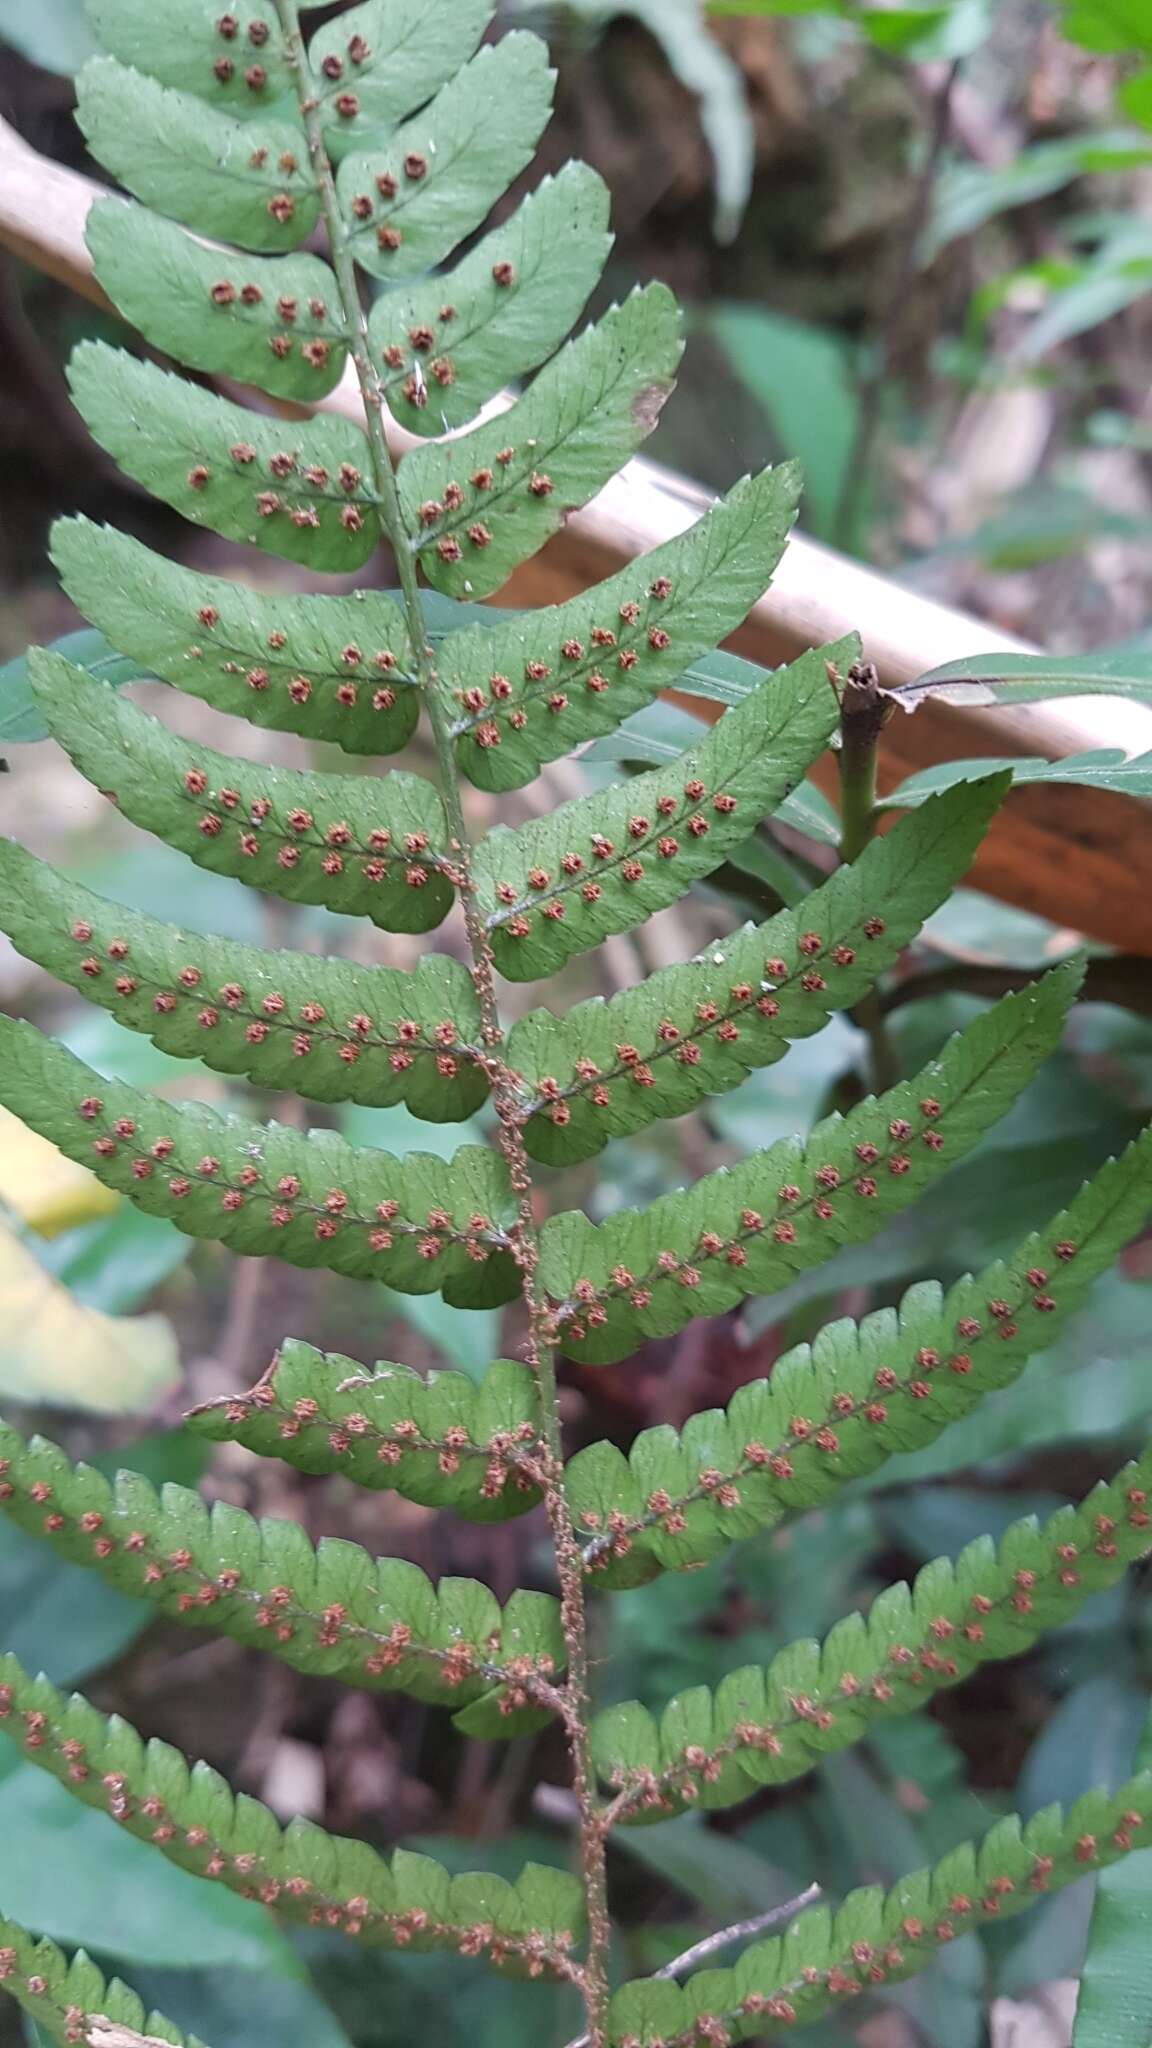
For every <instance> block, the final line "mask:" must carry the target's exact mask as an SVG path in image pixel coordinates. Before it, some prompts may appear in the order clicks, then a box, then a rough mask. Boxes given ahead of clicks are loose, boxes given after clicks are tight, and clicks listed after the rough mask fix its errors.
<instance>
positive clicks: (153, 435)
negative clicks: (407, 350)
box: [68, 341, 380, 572]
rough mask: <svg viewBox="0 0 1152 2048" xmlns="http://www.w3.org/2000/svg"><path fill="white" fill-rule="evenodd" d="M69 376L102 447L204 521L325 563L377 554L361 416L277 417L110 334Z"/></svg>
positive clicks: (85, 349)
mask: <svg viewBox="0 0 1152 2048" xmlns="http://www.w3.org/2000/svg"><path fill="white" fill-rule="evenodd" d="M68 381H69V384H70V386H71V390H72V397H73V399H74V401H75V404H76V407H77V410H78V411H79V412H80V413H81V415H82V416H83V418H84V420H85V421H86V423H87V425H88V428H89V430H90V432H91V433H92V435H93V436H94V438H95V439H96V440H97V441H98V442H99V443H100V446H101V447H102V448H105V449H107V451H108V453H109V455H111V456H113V457H114V458H115V460H116V461H117V462H118V463H119V465H120V467H121V469H122V470H123V471H124V472H125V474H126V475H127V476H130V477H132V478H133V479H134V480H135V481H136V482H137V483H139V484H143V485H144V488H145V489H146V490H149V491H151V492H152V493H153V495H154V496H155V497H157V498H163V500H164V502H165V503H166V504H168V505H171V506H172V507H173V508H174V510H175V511H177V512H182V513H183V515H184V517H185V518H186V519H191V520H192V521H194V523H195V524H196V525H197V526H207V527H210V528H211V529H212V531H213V532H214V533H220V534H223V536H224V537H225V539H226V540H242V541H247V542H248V543H249V544H250V545H251V546H252V547H254V548H263V549H264V550H265V551H266V552H267V553H268V554H273V555H283V556H284V557H285V558H286V560H288V561H290V562H305V563H307V564H309V566H310V567H312V568H313V569H329V570H332V571H334V572H346V571H348V570H351V569H358V568H359V567H360V566H361V564H362V563H363V562H366V561H367V559H368V557H369V555H370V554H371V553H372V550H373V548H374V547H375V545H376V541H377V538H378V535H379V531H380V523H379V518H378V515H377V510H376V503H375V499H374V497H373V494H372V490H371V487H370V485H369V484H368V482H367V481H366V480H365V479H366V472H367V470H368V448H367V443H366V441H365V439H364V436H363V434H362V433H361V431H360V429H359V427H354V426H353V425H352V422H351V421H350V420H337V419H311V420H307V421H304V422H303V423H300V422H297V421H287V420H274V419H267V418H264V417H263V416H261V415H260V414H258V413H253V412H249V411H247V410H246V408H245V407H244V406H242V405H233V403H232V402H231V400H230V399H227V398H217V397H216V396H215V394H214V393H213V392H211V391H204V390H201V388H200V387H199V386H198V385H196V384H190V383H188V382H187V380H186V379H185V378H183V377H176V376H172V375H170V374H169V373H168V372H167V371H165V370H158V369H157V368H156V365H155V364H154V363H142V362H138V361H137V359H136V358H135V357H134V356H130V355H128V354H126V353H125V351H124V350H123V349H116V348H109V347H108V345H107V343H105V342H100V341H85V342H81V344H80V346H79V348H78V349H76V350H74V352H73V355H72V359H71V362H70V363H69V365H68Z"/></svg>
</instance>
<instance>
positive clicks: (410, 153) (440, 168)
mask: <svg viewBox="0 0 1152 2048" xmlns="http://www.w3.org/2000/svg"><path fill="white" fill-rule="evenodd" d="M428 11H429V12H431V10H428ZM340 26H341V28H342V27H343V22H341V23H340ZM433 32H435V31H433ZM555 79H556V74H555V72H554V71H551V70H550V69H549V67H548V50H547V47H546V45H545V44H544V43H542V42H541V41H540V38H539V36H534V35H528V34H526V33H525V32H524V31H523V30H522V29H516V30H513V32H512V34H511V35H507V36H503V37H501V39H500V41H499V42H498V43H489V44H487V45H486V46H485V48H484V49H482V50H481V51H479V53H478V54H477V55H476V56H475V57H474V58H473V59H472V61H471V63H470V64H466V65H464V67H463V69H462V70H460V71H458V72H457V73H456V76H455V77H454V78H453V79H452V80H451V82H450V83H449V84H448V85H446V86H445V87H444V89H443V91H442V92H439V93H437V95H436V98H435V99H434V100H433V101H432V102H431V105H430V106H427V107H425V108H424V110H423V112H422V113H420V114H417V115H416V116H415V117H414V118H413V119H412V120H411V121H406V122H405V123H404V125H403V127H402V128H398V129H397V130H396V132H395V134H394V135H392V136H390V137H389V139H388V141H387V142H386V143H385V144H384V146H383V147H382V148H375V149H373V150H372V151H371V153H370V154H367V155H364V154H361V153H360V152H356V153H355V154H354V155H351V156H347V157H345V159H344V161H343V163H342V164H341V166H340V169H339V172H338V173H337V178H336V189H337V194H338V197H339V200H340V205H341V208H342V210H343V213H344V218H345V221H346V223H347V229H348V239H349V244H350V247H351V250H352V254H353V255H354V256H355V258H356V261H357V262H358V263H359V264H360V265H361V267H362V268H363V269H364V270H368V271H371V273H372V275H373V276H374V277H384V278H387V279H388V280H389V282H390V283H391V282H393V281H394V280H396V279H397V278H405V277H416V276H417V275H418V274H419V273H420V272H421V271H423V270H431V268H432V267H433V265H434V264H437V263H442V262H443V260H444V258H445V257H446V256H448V255H450V254H451V252H452V250H453V249H454V248H455V247H456V245H457V243H459V242H462V241H463V240H464V237H465V236H466V235H470V234H472V232H473V231H474V229H476V228H478V227H479V226H480V224H481V222H482V221H483V219H484V217H485V215H486V214H487V213H488V211H489V209H490V208H491V207H492V206H493V205H495V202H496V201H497V199H499V198H500V196H501V194H502V193H503V192H506V191H507V189H508V187H509V185H510V184H511V183H512V180H513V178H515V177H517V176H518V175H519V173H520V172H521V171H522V170H523V169H524V167H525V165H526V164H528V163H530V162H531V161H532V153H533V151H534V149H535V147H536V144H537V142H538V141H539V139H540V135H541V132H542V130H543V128H544V125H545V123H546V121H547V119H548V116H549V114H550V112H551V110H552V88H553V85H554V83H555Z"/></svg>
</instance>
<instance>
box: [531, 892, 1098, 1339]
mask: <svg viewBox="0 0 1152 2048" xmlns="http://www.w3.org/2000/svg"><path fill="white" fill-rule="evenodd" d="M877 922H881V923H882V922H883V920H880V919H877ZM813 958H814V961H818V958H819V956H817V955H814V956H813ZM816 971H818V969H817V970H816ZM1081 973H1082V968H1081V966H1080V965H1079V963H1077V962H1075V961H1073V962H1069V963H1067V964H1066V965H1065V966H1063V967H1058V968H1055V969H1054V970H1053V971H1052V972H1051V973H1050V974H1047V975H1045V977H1044V979H1043V980H1042V981H1040V982H1037V983H1036V984H1035V985H1034V986H1033V987H1031V988H1028V989H1026V990H1023V991H1022V992H1021V993H1020V994H1019V995H1013V996H1006V997H1005V998H1004V999H1003V1001H1002V1002H999V1003H997V1004H996V1005H995V1007H994V1008H993V1009H991V1010H989V1011H987V1012H986V1013H985V1014H984V1015H982V1016H980V1017H978V1018H977V1019H976V1021H975V1022H974V1023H972V1024H970V1025H968V1027H967V1029H966V1030H964V1031H961V1032H958V1033H957V1034H956V1036H955V1037H953V1038H951V1039H949V1041H948V1043H947V1045H945V1047H944V1049H943V1051H942V1052H941V1053H940V1055H939V1057H938V1058H937V1059H935V1060H933V1061H932V1062H931V1063H930V1065H928V1066H927V1067H925V1068H923V1069H922V1070H921V1072H920V1073H919V1074H917V1075H915V1076H914V1077H913V1078H912V1080H910V1081H901V1082H899V1083H898V1084H897V1086H896V1087H895V1088H890V1089H889V1090H888V1091H887V1093H886V1094H884V1095H881V1096H876V1097H870V1098H869V1099H868V1100H867V1101H866V1102H862V1103H861V1104H860V1105H859V1107H858V1108H856V1109H854V1110H852V1111H851V1112H850V1113H849V1114H848V1115H847V1116H845V1117H839V1116H831V1117H826V1118H825V1119H824V1120H823V1122H821V1123H819V1124H817V1125H816V1127H815V1129H814V1130H813V1132H812V1134H811V1136H810V1137H809V1138H808V1139H807V1140H801V1139H798V1138H790V1139H785V1140H783V1141H782V1142H781V1143H779V1144H776V1145H771V1146H769V1148H768V1150H767V1151H765V1152H757V1153H753V1154H751V1156H750V1157H749V1158H747V1159H745V1160H744V1161H743V1162H742V1163H741V1164H740V1165H738V1166H734V1167H731V1168H729V1167H724V1168H722V1169H721V1170H720V1171H719V1172H717V1173H710V1174H706V1175H705V1176H704V1177H703V1178H702V1179H701V1180H698V1181H696V1182H695V1183H694V1184H693V1186H692V1187H691V1188H688V1189H685V1190H681V1191H680V1192H679V1193H677V1194H673V1195H665V1196H663V1197H662V1198H661V1199H660V1200H659V1201H657V1202H653V1203H652V1204H651V1206H650V1207H649V1208H647V1209H643V1210H622V1211H620V1212H619V1213H618V1214H616V1215H614V1216H610V1217H609V1218H608V1220H607V1221H606V1222H604V1223H600V1224H593V1223H590V1222H589V1221H588V1219H587V1217H586V1216H583V1215H581V1214H579V1213H577V1212H575V1211H568V1212H566V1213H565V1214H562V1215H559V1216H553V1217H551V1218H550V1219H549V1221H548V1222H547V1223H546V1224H545V1225H544V1228H543V1230H542V1232H541V1277H542V1279H543V1281H544V1284H545V1286H546V1287H547V1289H548V1291H549V1293H550V1294H551V1295H552V1297H553V1299H554V1301H555V1302H556V1304H557V1307H556V1318H557V1326H558V1333H559V1341H560V1343H561V1344H562V1346H563V1348H564V1350H565V1351H566V1352H567V1353H568V1354H569V1355H570V1356H571V1357H573V1358H577V1359H580V1360H582V1361H584V1362H585V1363H587V1364H590V1365H603V1364H610V1363H611V1362H612V1361H613V1360H614V1359H618V1358H623V1357H626V1356H627V1354H628V1352H629V1351H632V1350H634V1349H635V1348H636V1346H637V1344H638V1343H640V1342H641V1341H642V1339H643V1338H645V1337H656V1336H667V1335H668V1334H669V1333H670V1332H671V1331H673V1330H679V1329H682V1328H683V1326H684V1324H685V1323H688V1322H691V1321H692V1319H693V1317H694V1316H708V1315H718V1314H720V1313H721V1311H722V1310H724V1309H728V1308H732V1307H734V1306H735V1304H736V1303H737V1302H738V1301H740V1300H742V1299H743V1298H744V1297H745V1296H746V1295H749V1294H771V1293H773V1292H775V1291H776V1290H777V1289H778V1288H780V1287H782V1286H784V1285H785V1284H786V1283H787V1281H788V1280H789V1279H791V1278H792V1276H793V1275H794V1274H795V1273H800V1272H804V1271H806V1270H807V1269H808V1268H809V1267H811V1266H814V1265H817V1264H818V1263H819V1262H820V1260H821V1259H824V1258H826V1257H828V1256H829V1255H830V1253H831V1251H832V1250H833V1249H834V1248H835V1247H837V1246H839V1245H842V1244H860V1243H862V1242H864V1241H866V1240H867V1239H868V1238H869V1237H872V1236H874V1235H875V1233H876V1232H877V1231H878V1230H879V1229H881V1228H882V1226H883V1224H884V1223H885V1222H886V1221H887V1220H888V1218H889V1217H890V1216H893V1215H895V1214H897V1213H898V1212H899V1211H900V1210H901V1209H905V1208H907V1207H908V1206H909V1204H910V1203H911V1202H913V1201H914V1200H915V1199H916V1197H917V1195H919V1194H921V1193H922V1192H923V1190H924V1188H925V1187H926V1186H927V1185H928V1184H929V1183H930V1182H931V1181H933V1180H934V1179H935V1178H936V1177H937V1175H938V1174H939V1173H940V1172H941V1170H942V1169H943V1168H945V1167H946V1166H949V1165H951V1164H953V1163H954V1162H955V1161H956V1160H957V1159H960V1158H963V1157H964V1155H965V1153H967V1152H970V1151H971V1149H972V1147H973V1145H975V1144H976V1142H977V1140H978V1139H979V1138H981V1137H982V1136H983V1134H984V1132H985V1131H986V1130H988V1129H990V1128H991V1126H992V1125H993V1124H994V1123H996V1122H998V1120H999V1119H1000V1118H1001V1117H1002V1116H1004V1115H1006V1114H1007V1111H1008V1110H1009V1109H1010V1108H1011V1106H1012V1104H1013V1102H1014V1101H1015V1100H1016V1097H1017V1096H1018V1094H1019V1093H1020V1090H1021V1089H1022V1088H1023V1087H1024V1086H1025V1084H1026V1083H1027V1082H1028V1081H1029V1080H1030V1079H1031V1077H1032V1075H1033V1074H1034V1073H1035V1072H1036V1069H1037V1068H1038V1067H1039V1066H1040V1064H1041V1062H1042V1061H1043V1060H1044V1059H1045V1058H1046V1057H1047V1056H1048V1054H1049V1053H1050V1052H1051V1051H1052V1050H1053V1048H1054V1047H1055V1045H1056V1044H1057V1043H1058V1041H1059V1037H1060V1032H1061V1028H1062V1025H1063V1021H1064V1014H1065V1011H1066V1010H1067V1007H1068V1004H1069V1003H1070V1002H1071V1000H1072V998H1073V996H1074V995H1075V992H1076V989H1077V987H1078V985H1079V980H1080V976H1081Z"/></svg>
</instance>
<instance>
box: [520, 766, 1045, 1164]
mask: <svg viewBox="0 0 1152 2048" xmlns="http://www.w3.org/2000/svg"><path fill="white" fill-rule="evenodd" d="M1007 786H1008V785H1007V778H1006V777H1004V776H998V777H995V778H990V779H989V780H988V781H986V782H983V783H980V784H969V785H968V786H967V794H966V796H965V797H964V799H963V800H962V801H959V802H957V801H947V802H945V801H940V802H938V803H937V805H936V806H935V807H934V808H933V809H932V810H928V809H925V810H923V811H921V812H919V813H918V814H917V817H916V822H918V823H919V824H920V825H921V827H922V829H921V830H920V831H919V832H915V831H912V830H910V829H909V827H910V826H911V825H912V823H913V820H912V819H911V818H908V819H904V820H902V821H901V824H900V825H899V826H898V827H897V828H896V829H895V830H894V831H892V832H890V833H888V834H887V836H886V837H885V838H883V839H879V840H874V841H873V843H872V845H871V846H869V847H868V848H867V849H866V850H865V852H864V853H863V854H862V855H861V857H860V859H859V860H858V861H857V862H856V863H854V864H853V865H851V866H844V867H841V868H839V869H837V871H836V873H835V874H834V875H832V876H831V878H830V879H829V880H828V881H827V882H825V883H824V884H823V885H822V887H820V888H819V889H816V890H814V891H813V892H812V894H811V895H810V896H808V897H806V898H805V900H804V902H803V903H802V904H800V906H799V907H798V908H797V909H795V910H782V911H781V912H780V913H779V914H778V916H776V917H774V918H771V919H769V921H768V923H767V924H763V925H753V926H748V927H746V928H745V929H744V930H743V931H741V932H737V933H736V934H735V936H734V937H732V938H728V939H724V940H721V941H718V942H717V944H716V945H715V946H714V947H712V948H711V950H710V951H709V952H708V953H707V954H705V955H704V956H703V958H702V959H699V960H694V961H690V962H687V963H686V964H685V965H684V966H681V967H666V968H663V969H662V970H661V971H660V972H659V973H657V974H653V975H651V976H649V978H648V980H647V981H645V982H642V983H641V984H640V985H639V986H638V987H636V988H630V989H625V990H623V991H622V992H621V994H619V995H617V996H613V997H612V998H611V999H610V1000H609V1001H607V1002H605V1001H604V1000H603V998H601V997H594V998H593V999H592V1000H591V1001H590V1002H585V1003H579V1004H577V1006H576V1008H575V1009H574V1010H570V1011H569V1012H568V1013H567V1014H566V1015H565V1016H561V1017H554V1016H553V1015H552V1013H551V1012H550V1011H548V1010H535V1011H533V1012H532V1013H531V1015H530V1016H528V1017H524V1018H522V1019H520V1020H519V1021H518V1022H517V1023H516V1024H514V1025H513V1026H512V1029H511V1032H510V1033H509V1037H508V1060H509V1064H510V1065H511V1066H512V1067H513V1068H514V1070H515V1071H516V1073H517V1074H518V1075H520V1077H521V1079H522V1081H523V1083H524V1086H525V1088H526V1089H527V1091H528V1093H529V1095H530V1098H531V1100H530V1103H529V1105H528V1107H527V1108H526V1110H525V1111H523V1112H522V1115H523V1116H524V1118H525V1121H524V1142H525V1145H526V1146H527V1149H528V1151H529V1152H530V1153H531V1154H532V1156H533V1158H536V1159H543V1160H547V1161H548V1162H550V1163H551V1164H553V1165H563V1164H567V1163H568V1162H569V1161H570V1160H576V1159H587V1158H590V1157H591V1155H592V1154H593V1153H594V1152H598V1151H600V1150H601V1148H602V1147H603V1146H604V1145H606V1144H607V1142H608V1140H609V1138H623V1137H628V1136H630V1135H631V1133H632V1132H633V1131H638V1130H642V1129H643V1127H644V1126H645V1125H646V1124H650V1123H652V1122H654V1121H655V1119H656V1118H657V1117H674V1116H682V1115H683V1114H684V1113H685V1111H686V1110H689V1109H693V1108H694V1107H695V1106H696V1104H697V1103H699V1102H701V1101H703V1099H704V1098H705V1097H706V1096H708V1095H718V1094H720V1093H722V1092H723V1091H724V1090H726V1089H729V1088H735V1087H736V1086H737V1085H738V1083H739V1082H741V1081H743V1080H744V1079H745V1077H746V1076H747V1075H748V1074H749V1073H750V1072H751V1071H752V1070H753V1069H754V1068H757V1067H768V1066H771V1065H773V1063H774V1062H775V1061H776V1060H778V1059H782V1058H783V1056H784V1054H785V1053H786V1052H787V1050H788V1045H789V1042H790V1041H791V1040H793V1039H797V1038H808V1037H810V1036H811V1035H812V1033H813V1032H815V1031H819V1030H821V1029H822V1028H823V1026H824V1025H825V1024H826V1023H827V1021H828V1018H829V1016H830V1014H831V1012H832V1011H833V1010H841V1009H849V1008H850V1007H851V1005H852V1004H853V1003H855V1002H858V1001H859V999H860V997H861V996H862V995H863V994H864V993H865V991H866V989H868V988H869V987H870V986H871V985H872V984H873V983H874V982H875V980H876V977H877V975H878V974H879V973H880V972H881V971H882V969H884V968H885V967H889V966H891V964H892V962H893V960H894V959H895V958H896V957H897V955H898V954H899V952H900V950H901V948H902V947H904V946H905V945H907V943H908V941H909V939H911V938H912V937H913V936H914V935H915V933H916V932H917V930H918V929H919V927H920V925H921V923H922V921H923V920H924V918H926V917H927V916H928V915H929V914H930V913H931V912H932V911H933V910H935V909H937V907H938V906H939V905H940V904H941V903H942V902H943V901H944V899H945V897H946V896H947V895H948V892H949V890H950V889H951V888H952V887H953V885H954V884H955V883H956V882H957V881H959V879H960V877H961V876H962V875H963V874H964V873H965V871H966V869H967V868H968V865H969V863H970V861H971V859H972V856H973V854H974V853H975V851H976V848H977V846H978V845H979V843H980V840H981V837H982V836H983V833H984V830H985V828H986V826H987V824H988V820H989V818H990V817H991V815H992V813H993V811H994V810H995V808H996V806H997V804H998V803H999V802H1000V799H1001V797H1002V796H1003V795H1004V792H1005V790H1006V788H1007ZM881 905H883V907H884V909H885V911H886V913H887V914H886V916H885V917H884V920H883V924H884V929H883V931H882V932H880V933H878V934H876V935H875V936H874V937H870V936H869V933H870V930H871V929H872V923H873V917H874V914H875V912H876V910H877V908H878V907H879V906H881Z"/></svg>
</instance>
